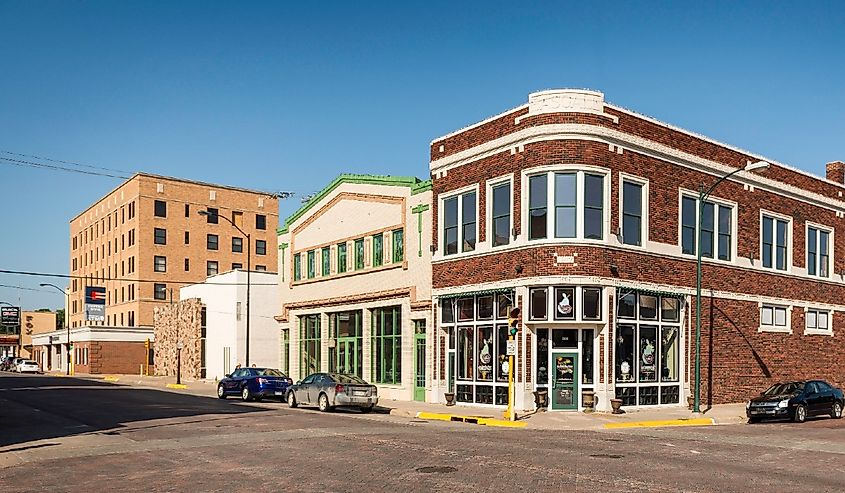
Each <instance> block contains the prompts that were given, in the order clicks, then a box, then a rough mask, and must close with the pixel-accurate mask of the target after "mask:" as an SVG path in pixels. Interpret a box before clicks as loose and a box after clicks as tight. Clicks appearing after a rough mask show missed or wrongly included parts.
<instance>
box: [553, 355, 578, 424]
mask: <svg viewBox="0 0 845 493" xmlns="http://www.w3.org/2000/svg"><path fill="white" fill-rule="evenodd" d="M551 368H552V371H553V373H552V391H551V395H550V396H549V397H550V398H551V402H552V409H553V410H566V411H570V410H571V411H577V410H578V379H577V378H576V375H577V374H578V353H564V352H552V366H551Z"/></svg>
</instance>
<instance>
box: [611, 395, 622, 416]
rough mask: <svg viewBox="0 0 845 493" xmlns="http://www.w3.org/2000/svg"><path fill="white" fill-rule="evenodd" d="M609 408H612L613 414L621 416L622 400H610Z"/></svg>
mask: <svg viewBox="0 0 845 493" xmlns="http://www.w3.org/2000/svg"><path fill="white" fill-rule="evenodd" d="M610 407H612V408H613V414H622V399H610Z"/></svg>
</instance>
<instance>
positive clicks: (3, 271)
mask: <svg viewBox="0 0 845 493" xmlns="http://www.w3.org/2000/svg"><path fill="white" fill-rule="evenodd" d="M253 272H259V271H253ZM0 274H12V275H19V276H36V277H58V278H61V279H85V280H91V279H92V277H89V276H74V275H68V274H52V273H46V272H31V271H22V270H6V269H0ZM93 279H95V280H98V281H95V282H106V281H118V282H146V283H155V284H162V283H173V284H205V285H208V286H246V283H245V282H197V281H176V280H172V279H131V278H125V277H100V276H94V277H93ZM249 284H250V286H278V283H275V282H250V283H249Z"/></svg>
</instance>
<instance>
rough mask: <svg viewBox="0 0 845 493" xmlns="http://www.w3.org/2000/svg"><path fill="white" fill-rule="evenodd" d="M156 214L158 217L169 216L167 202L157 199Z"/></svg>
mask: <svg viewBox="0 0 845 493" xmlns="http://www.w3.org/2000/svg"><path fill="white" fill-rule="evenodd" d="M155 215H156V217H167V202H165V201H163V200H156V201H155Z"/></svg>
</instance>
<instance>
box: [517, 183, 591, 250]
mask: <svg viewBox="0 0 845 493" xmlns="http://www.w3.org/2000/svg"><path fill="white" fill-rule="evenodd" d="M604 184H605V175H603V174H597V173H590V172H586V171H567V172H550V173H543V174H539V175H532V176H530V177H529V178H528V239H529V240H537V239H543V238H547V237H548V233H549V231H552V232H553V234H554V237H555V238H579V239H588V240H603V239H604V235H605V233H604V231H605V193H604ZM549 211H551V214H550V213H549Z"/></svg>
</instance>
